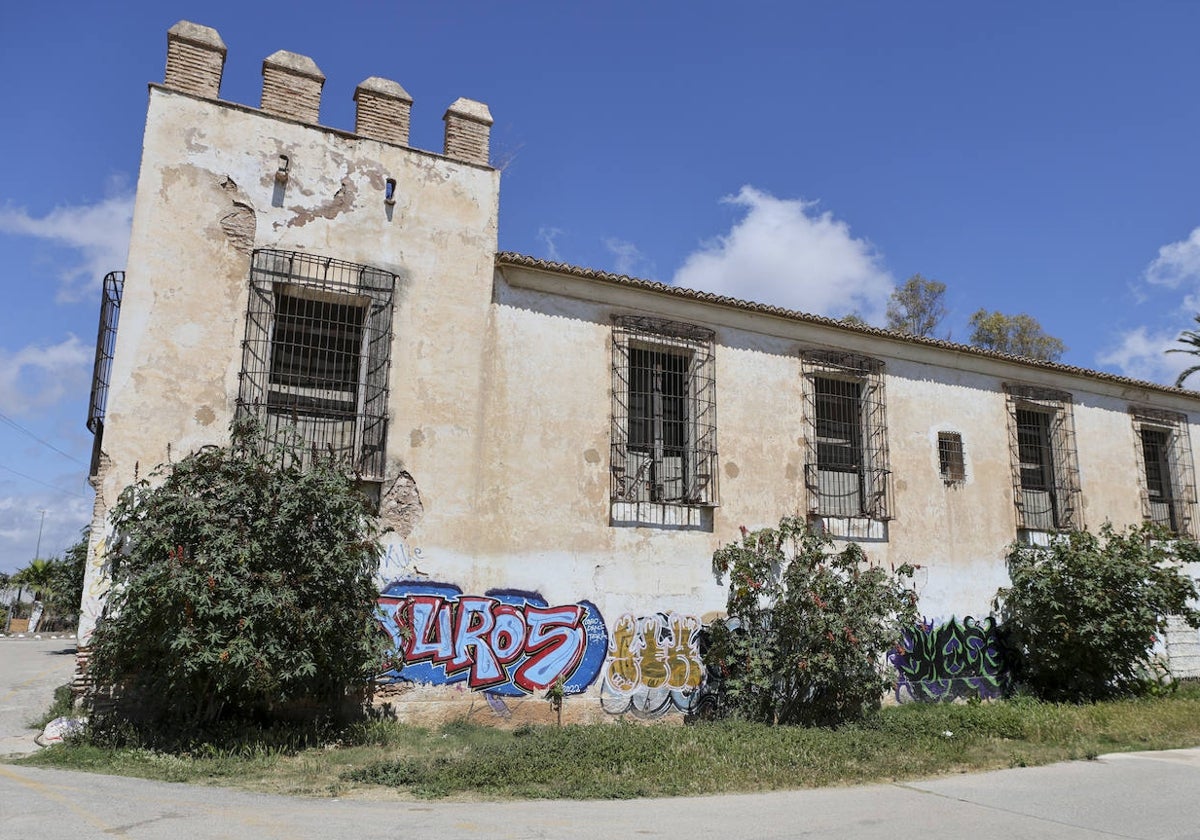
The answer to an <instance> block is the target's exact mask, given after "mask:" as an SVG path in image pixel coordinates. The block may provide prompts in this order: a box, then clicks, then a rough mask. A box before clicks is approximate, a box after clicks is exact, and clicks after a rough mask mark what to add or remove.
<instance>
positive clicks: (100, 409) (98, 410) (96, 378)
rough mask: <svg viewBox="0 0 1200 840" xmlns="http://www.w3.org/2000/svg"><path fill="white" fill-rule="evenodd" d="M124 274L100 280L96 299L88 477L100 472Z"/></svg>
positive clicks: (113, 273) (115, 273) (89, 407)
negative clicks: (101, 285) (97, 319)
mask: <svg viewBox="0 0 1200 840" xmlns="http://www.w3.org/2000/svg"><path fill="white" fill-rule="evenodd" d="M124 289H125V272H124V271H110V272H109V273H108V274H106V275H105V276H104V289H103V291H102V293H101V298H100V327H99V329H98V330H97V331H96V357H95V361H94V363H93V366H92V395H91V399H90V400H89V401H88V416H87V427H88V430H89V431H91V433H92V435H93V436H94V437H93V439H92V463H91V466H90V468H89V470H88V474H89V475H95V474H96V472H97V470H98V469H99V468H100V447H101V446H102V445H103V442H104V412H105V409H106V408H107V404H108V383H109V380H110V378H111V376H112V361H113V351H114V350H115V349H116V345H117V322H118V321H119V320H120V316H121V293H122V292H123V291H124Z"/></svg>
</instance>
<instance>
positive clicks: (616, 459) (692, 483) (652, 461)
mask: <svg viewBox="0 0 1200 840" xmlns="http://www.w3.org/2000/svg"><path fill="white" fill-rule="evenodd" d="M713 338H714V334H713V332H712V330H707V329H704V328H702V327H696V326H692V325H690V324H680V323H676V322H673V321H664V320H662V319H659V318H649V317H642V316H622V317H619V318H617V319H616V322H615V324H614V326H613V364H612V377H613V385H612V399H613V410H612V447H611V461H612V467H611V469H612V472H611V499H612V501H613V503H621V504H635V505H647V506H649V507H647V509H645V510H643V511H639V512H637V513H635V514H634V515H633V517H632V518H633V519H642V520H647V521H650V522H656V521H663V522H666V521H667V520H666V519H663V518H661V517H658V516H657V515H656V512H655V506H681V507H691V506H699V507H705V506H713V505H715V504H716V503H717V485H716V480H717V470H716V467H717V446H716V443H717V441H716V433H717V415H716V379H715V376H714V370H713V368H714V363H713ZM659 513H661V511H659Z"/></svg>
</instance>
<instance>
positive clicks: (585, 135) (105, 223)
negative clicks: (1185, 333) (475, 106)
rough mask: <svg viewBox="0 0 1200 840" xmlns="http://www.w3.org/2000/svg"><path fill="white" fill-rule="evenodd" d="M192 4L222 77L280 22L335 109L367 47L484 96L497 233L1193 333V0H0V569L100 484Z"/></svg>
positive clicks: (1104, 357) (523, 240)
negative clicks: (131, 244)
mask: <svg viewBox="0 0 1200 840" xmlns="http://www.w3.org/2000/svg"><path fill="white" fill-rule="evenodd" d="M181 19H187V20H192V21H195V22H197V23H202V24H205V25H208V26H213V27H215V28H216V29H217V30H218V31H219V32H220V33H221V36H222V37H223V38H224V40H225V42H226V44H227V45H228V47H229V56H228V59H227V62H226V66H225V80H224V84H223V85H222V89H221V96H222V98H224V99H227V100H230V101H234V102H239V103H245V104H251V105H257V104H258V100H259V91H260V80H261V75H260V74H261V69H260V68H261V62H262V59H263V58H265V57H266V56H267V55H269V54H270V53H272V52H274V51H275V50H277V49H289V50H292V51H294V52H299V53H303V54H306V55H309V56H311V57H312V58H313V59H314V60H315V61H316V62H317V64H318V65H319V66H320V67H321V69H322V70H323V71H324V73H325V75H326V77H327V81H326V84H325V93H324V101H323V103H322V108H321V122H322V123H323V124H325V125H329V126H334V127H337V128H343V129H350V128H352V127H353V121H354V118H353V102H352V99H351V97H352V95H353V91H354V87H355V85H357V84H358V83H359V82H360V81H362V80H363V79H365V78H366V77H368V76H373V75H379V76H384V77H386V78H391V79H395V80H396V81H398V82H400V83H401V84H402V85H404V87H405V88H406V89H407V90H408V92H409V93H410V94H411V95H412V96H413V98H414V100H415V104H414V109H413V130H412V144H413V145H414V146H417V147H420V148H425V149H433V150H438V149H440V148H441V131H442V122H441V117H442V114H443V112H444V111H445V108H446V106H447V105H449V104H450V103H451V102H452V101H453V100H454V99H456V98H457V97H459V96H466V97H469V98H473V99H479V100H482V101H484V102H487V103H488V105H489V106H490V108H491V111H492V114H493V116H494V117H495V120H496V124H495V126H494V128H493V133H492V148H493V157H494V158H495V159H496V160H497V161H498V162H499V163H501V164H502V165H503V167H504V174H503V179H502V189H501V216H500V246H501V248H502V249H505V250H513V251H519V252H523V253H528V254H533V255H535V256H540V257H545V258H551V259H559V260H562V261H565V262H570V263H575V264H580V265H587V266H592V267H596V268H603V269H608V270H613V271H619V272H624V273H631V274H634V275H637V276H643V277H649V278H653V279H657V280H662V281H665V282H679V283H683V284H685V285H690V286H696V287H701V288H708V289H713V290H717V291H722V292H725V293H728V294H734V295H737V296H739V297H744V298H749V299H753V300H759V301H764V302H769V303H778V304H782V305H786V306H791V307H794V308H797V309H802V310H806V311H811V312H817V313H821V314H828V315H835V316H840V315H843V314H846V313H847V312H850V311H856V312H858V313H860V314H862V315H864V316H866V317H867V318H868V319H869V320H877V319H878V318H879V317H880V315H881V313H882V309H883V306H884V305H885V303H886V299H887V295H888V293H889V292H890V290H891V288H892V287H893V286H894V285H895V284H897V283H901V282H903V281H904V280H905V278H907V277H908V276H910V275H912V274H914V273H916V272H920V273H922V274H924V275H925V276H926V277H932V278H936V279H938V280H941V281H942V282H944V283H946V284H947V286H948V287H949V291H948V295H947V296H948V303H949V305H950V309H951V315H950V318H949V319H948V321H947V324H946V327H947V329H948V330H949V332H950V334H951V337H952V338H954V339H956V340H965V339H966V338H967V336H968V332H969V331H968V328H967V326H966V323H967V319H968V317H969V316H970V314H971V312H973V311H974V310H976V309H978V308H980V307H986V308H988V309H999V310H1001V311H1004V312H1008V313H1013V314H1015V313H1017V312H1028V313H1029V314H1031V315H1033V316H1035V317H1036V318H1038V319H1039V320H1040V321H1041V322H1042V324H1043V326H1044V327H1045V328H1046V330H1047V331H1048V332H1050V333H1052V334H1054V335H1057V336H1058V337H1060V338H1062V339H1063V341H1064V342H1065V343H1066V344H1067V346H1068V348H1069V349H1068V351H1067V353H1066V355H1065V356H1064V358H1063V361H1065V362H1068V363H1071V364H1077V365H1081V366H1084V367H1089V368H1097V369H1102V370H1109V371H1113V372H1117V373H1124V374H1127V375H1131V376H1135V377H1139V378H1146V379H1151V380H1154V381H1162V382H1168V381H1171V380H1172V379H1173V378H1174V374H1175V371H1176V370H1178V369H1179V367H1181V366H1182V365H1183V364H1184V363H1185V361H1186V360H1185V359H1182V358H1181V357H1179V356H1178V355H1175V356H1164V355H1163V353H1162V350H1163V349H1164V348H1166V347H1169V346H1171V345H1172V344H1173V341H1174V339H1175V337H1176V336H1177V335H1178V333H1179V332H1180V330H1182V329H1185V328H1188V327H1189V326H1191V325H1192V323H1191V319H1192V317H1193V316H1194V315H1195V314H1196V313H1197V311H1200V165H1198V164H1197V151H1196V150H1197V148H1198V145H1200V105H1197V104H1196V101H1195V96H1194V90H1195V87H1196V83H1197V82H1196V80H1197V79H1200V50H1197V49H1196V33H1197V32H1200V4H1197V3H1192V2H1156V3H1141V2H1128V3H1124V2H1122V3H1117V2H1091V3H1086V4H1085V3H1081V2H1079V3H1065V2H1064V3H1053V4H1052V3H1032V2H1029V3H1024V2H1020V3H1011V4H998V5H991V6H986V5H984V4H969V3H961V2H954V3H951V2H944V3H941V2H939V3H921V2H913V3H896V2H894V0H890V1H889V2H877V3H856V2H844V3H806V2H798V3H786V4H785V3H778V4H774V3H756V2H741V3H736V4H735V3H727V2H726V3H709V2H688V3H682V2H670V1H666V2H658V3H645V2H610V3H593V4H579V5H575V4H570V3H564V2H555V3H503V4H502V3H484V2H460V3H438V4H417V3H405V4H401V3H388V4H382V3H380V4H368V3H356V2H341V3H336V4H331V3H313V2H307V0H301V2H292V3H288V4H269V5H268V4H257V3H252V2H245V0H242V2H238V3H230V2H203V3H198V2H191V3H189V2H174V0H159V2H153V3H151V2H144V3H121V2H109V3H103V4H101V3H90V2H89V3H84V2H77V3H51V2H47V3H42V4H34V3H5V4H3V6H2V7H0V32H2V33H3V35H4V43H5V46H4V49H3V50H0V74H2V77H3V79H4V84H3V85H2V86H0V113H3V114H4V115H5V121H4V122H5V130H4V131H3V132H0V160H3V161H4V162H5V165H4V168H3V172H4V178H3V179H2V180H0V256H2V257H3V262H4V272H3V278H4V279H3V281H2V282H3V284H4V289H5V292H6V295H5V297H6V305H5V306H3V307H2V308H0V325H2V327H3V329H2V330H0V571H9V570H12V569H14V568H18V567H20V566H22V565H24V564H25V563H27V562H28V561H29V559H31V558H32V557H33V555H34V553H35V548H36V541H37V534H38V527H39V523H40V521H41V518H42V514H41V511H43V510H45V511H46V515H45V531H44V534H43V537H42V546H41V553H42V554H43V555H49V554H54V553H58V552H61V551H62V550H63V549H64V548H65V547H66V546H67V545H69V544H70V543H71V542H72V541H73V540H74V539H75V538H76V537H77V536H78V533H79V529H80V528H81V527H82V526H83V525H84V524H85V523H86V522H87V520H88V517H89V514H90V509H91V490H90V489H89V488H88V486H87V483H86V480H85V474H86V462H87V459H88V455H89V452H90V445H91V442H90V435H89V433H88V432H87V430H86V429H85V428H84V419H85V413H86V407H87V397H88V386H89V382H90V376H91V360H92V352H93V345H94V342H95V332H96V318H97V309H98V301H99V288H100V282H101V279H102V277H103V275H104V273H105V272H107V271H110V270H113V269H120V268H123V267H124V258H125V257H124V248H125V241H124V240H125V237H126V235H127V230H128V224H129V217H130V212H131V209H132V191H133V187H134V185H135V180H136V173H137V167H138V164H139V154H140V148H141V132H142V126H143V121H144V116H145V106H146V98H147V94H146V84H147V83H148V82H152V81H153V82H156V81H161V80H162V75H163V65H164V61H165V55H166V31H167V29H168V28H169V27H170V26H171V25H172V24H174V23H175V22H176V21H178V20H181ZM1189 91H1191V92H1192V93H1189ZM1197 381H1198V382H1200V380H1197ZM56 450H61V452H59V451H56Z"/></svg>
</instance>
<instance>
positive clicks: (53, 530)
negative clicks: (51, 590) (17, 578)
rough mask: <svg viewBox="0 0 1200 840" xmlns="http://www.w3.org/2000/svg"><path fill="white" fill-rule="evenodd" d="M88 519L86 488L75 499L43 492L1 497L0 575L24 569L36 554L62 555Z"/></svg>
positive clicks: (44, 555)
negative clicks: (43, 515) (39, 540)
mask: <svg viewBox="0 0 1200 840" xmlns="http://www.w3.org/2000/svg"><path fill="white" fill-rule="evenodd" d="M80 483H81V484H82V482H80ZM43 510H44V511H46V518H45V521H44V523H43V520H42V514H41V512H42V511H43ZM91 518H92V500H91V499H90V498H88V496H87V494H86V488H82V489H81V490H80V491H79V494H78V495H67V494H65V493H64V494H61V495H55V494H54V493H53V491H50V490H46V491H41V492H37V493H29V494H24V495H23V494H20V493H12V494H9V495H5V496H0V572H12V571H15V570H16V569H19V568H21V567H22V566H25V565H27V564H28V563H29V561H30V560H32V559H33V556H34V554H35V553H38V551H39V550H40V553H41V555H42V556H43V557H53V556H56V555H61V554H62V553H63V551H64V550H65V549H67V548H68V547H70V546H71V545H73V544H74V543H75V542H76V540H78V539H79V532H80V530H81V529H82V528H83V527H84V526H85V525H87V524H88V522H90V521H91ZM39 528H40V529H41V532H42V540H41V547H40V549H39V546H38V530H39Z"/></svg>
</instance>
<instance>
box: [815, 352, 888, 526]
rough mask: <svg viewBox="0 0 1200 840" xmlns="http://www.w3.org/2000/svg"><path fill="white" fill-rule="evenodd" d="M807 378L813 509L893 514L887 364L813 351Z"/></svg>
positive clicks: (834, 514) (874, 515)
mask: <svg viewBox="0 0 1200 840" xmlns="http://www.w3.org/2000/svg"><path fill="white" fill-rule="evenodd" d="M802 369H803V372H804V378H805V425H806V426H807V428H808V430H809V433H808V434H807V435H806V436H805V439H806V441H807V446H808V451H807V454H806V458H805V468H804V477H805V488H806V491H807V493H808V509H809V512H810V513H813V514H817V515H820V516H832V517H865V518H870V519H879V520H884V519H890V518H891V512H890V506H889V496H890V489H889V486H888V485H889V483H890V476H891V471H890V469H889V468H888V447H887V422H886V415H885V410H884V395H883V364H882V362H879V361H878V360H876V359H868V358H864V357H862V356H855V355H852V354H847V353H838V352H828V351H811V352H808V353H805V354H804V356H803V359H802Z"/></svg>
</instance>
